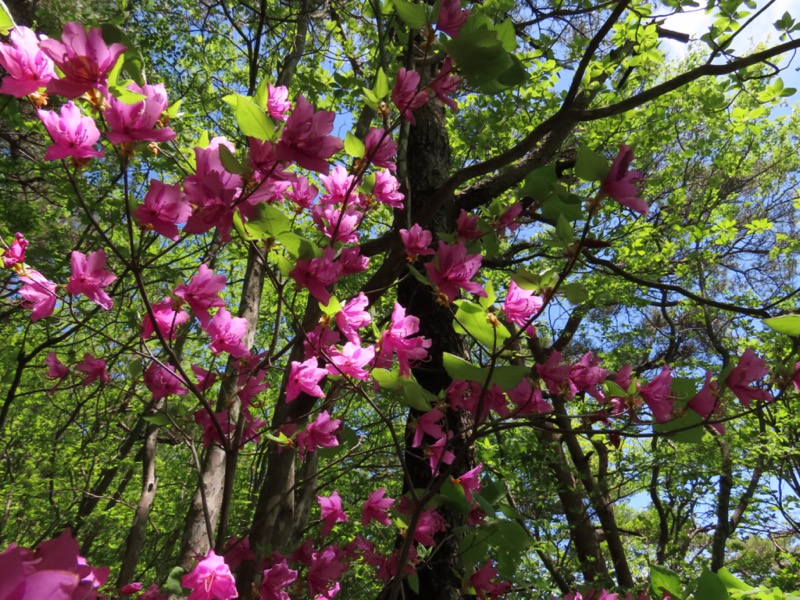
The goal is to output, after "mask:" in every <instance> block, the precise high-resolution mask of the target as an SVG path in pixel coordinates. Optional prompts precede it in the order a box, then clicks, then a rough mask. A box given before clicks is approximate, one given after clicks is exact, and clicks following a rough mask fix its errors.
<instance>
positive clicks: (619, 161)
mask: <svg viewBox="0 0 800 600" xmlns="http://www.w3.org/2000/svg"><path fill="white" fill-rule="evenodd" d="M632 161H633V150H631V147H630V146H626V145H625V144H621V145H620V147H619V153H618V154H617V157H616V158H615V159H614V162H613V163H612V164H611V170H610V171H609V172H608V175H606V178H605V179H604V180H603V183H602V184H600V189H601V191H603V192H604V193H605V194H607V195H608V196H611V198H613V199H614V200H616V201H617V202H619V203H620V204H622V205H623V206H627V207H628V208H630V209H632V210H635V211H636V212H638V213H640V214H643V215H646V214H647V211H648V206H647V203H646V202H645V201H644V200H642V199H641V198H639V197H638V195H639V188H638V187H637V185H636V184H638V183H639V181H641V179H642V174H641V172H640V171H629V170H628V167H629V166H630V164H631V162H632Z"/></svg>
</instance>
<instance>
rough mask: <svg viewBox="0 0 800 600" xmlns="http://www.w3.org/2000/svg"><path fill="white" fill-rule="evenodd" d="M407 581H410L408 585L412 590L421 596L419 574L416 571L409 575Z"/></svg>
mask: <svg viewBox="0 0 800 600" xmlns="http://www.w3.org/2000/svg"><path fill="white" fill-rule="evenodd" d="M406 581H408V587H410V588H411V591H412V592H414V593H415V594H416V595H417V596H419V575H417V574H416V573H414V574H413V575H409V576H408V579H406Z"/></svg>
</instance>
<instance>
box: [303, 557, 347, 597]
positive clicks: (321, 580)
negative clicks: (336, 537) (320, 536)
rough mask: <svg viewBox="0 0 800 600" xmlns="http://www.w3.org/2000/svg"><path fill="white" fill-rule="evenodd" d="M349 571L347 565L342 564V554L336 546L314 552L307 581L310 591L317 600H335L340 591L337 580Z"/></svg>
mask: <svg viewBox="0 0 800 600" xmlns="http://www.w3.org/2000/svg"><path fill="white" fill-rule="evenodd" d="M345 571H347V565H345V564H343V563H342V553H341V551H340V550H339V549H338V548H337V547H336V546H328V547H326V548H324V549H323V550H321V551H320V552H314V554H313V555H312V559H311V564H310V565H309V567H308V575H307V578H306V581H307V583H308V591H309V593H310V594H311V596H312V597H314V598H315V600H319V598H317V596H316V594H321V596H320V597H321V598H328V599H330V598H333V597H334V596H335V595H336V594H337V593H338V591H339V584H338V583H336V580H337V579H339V578H340V577H341V576H342V574H343V573H344V572H345Z"/></svg>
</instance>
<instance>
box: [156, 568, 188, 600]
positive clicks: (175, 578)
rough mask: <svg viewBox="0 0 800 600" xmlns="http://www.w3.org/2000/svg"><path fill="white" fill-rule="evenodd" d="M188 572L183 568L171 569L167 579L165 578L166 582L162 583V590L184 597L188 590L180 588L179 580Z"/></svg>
mask: <svg viewBox="0 0 800 600" xmlns="http://www.w3.org/2000/svg"><path fill="white" fill-rule="evenodd" d="M188 572H189V571H187V570H186V569H184V568H183V567H173V568H172V570H171V571H170V572H169V577H167V581H166V582H165V583H164V587H163V588H162V589H164V590H166V591H167V592H169V593H170V594H177V595H178V596H185V595H186V594H187V593H188V592H189V590H184V589H183V586H181V578H182V577H183V576H184V575H186V573H188Z"/></svg>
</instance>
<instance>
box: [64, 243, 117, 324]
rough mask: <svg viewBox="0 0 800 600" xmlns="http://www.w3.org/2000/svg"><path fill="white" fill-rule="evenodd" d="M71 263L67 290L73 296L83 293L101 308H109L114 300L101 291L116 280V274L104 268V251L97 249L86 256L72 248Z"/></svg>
mask: <svg viewBox="0 0 800 600" xmlns="http://www.w3.org/2000/svg"><path fill="white" fill-rule="evenodd" d="M71 264H72V275H71V276H70V279H69V283H68V284H67V288H66V289H67V292H68V293H70V294H72V295H73V296H77V295H78V294H83V295H84V296H86V297H87V298H88V299H89V300H91V301H92V302H94V303H95V304H97V305H98V306H100V307H101V308H104V309H106V310H111V307H112V306H114V301H113V300H112V299H111V298H109V296H108V294H106V293H105V291H103V288H104V287H107V286H109V285H111V284H112V283H113V282H114V281H116V279H117V276H116V275H114V274H113V273H112V272H110V271H106V270H105V267H106V253H105V251H104V250H98V251H96V252H92V253H91V254H89V256H86V255H85V254H83V253H81V252H78V251H77V250H74V251H73V252H72V259H71Z"/></svg>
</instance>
